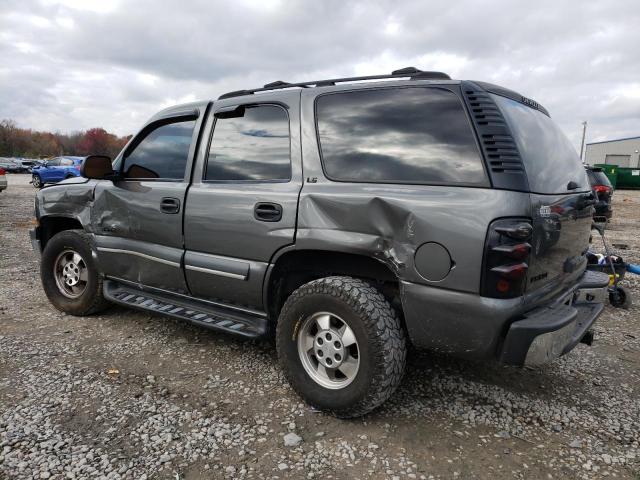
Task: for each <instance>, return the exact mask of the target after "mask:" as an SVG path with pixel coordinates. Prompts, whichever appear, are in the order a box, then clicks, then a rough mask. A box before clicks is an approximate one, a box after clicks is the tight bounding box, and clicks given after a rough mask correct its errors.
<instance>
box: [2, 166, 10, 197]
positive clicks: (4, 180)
mask: <svg viewBox="0 0 640 480" xmlns="http://www.w3.org/2000/svg"><path fill="white" fill-rule="evenodd" d="M6 173H7V172H6V171H5V169H4V168H2V167H0V192H2V191H3V190H6V189H7V187H8V186H9V185H8V183H7V175H6Z"/></svg>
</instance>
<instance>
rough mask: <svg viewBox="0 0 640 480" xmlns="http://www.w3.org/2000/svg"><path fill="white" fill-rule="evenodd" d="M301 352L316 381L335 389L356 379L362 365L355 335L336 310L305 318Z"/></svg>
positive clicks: (304, 364)
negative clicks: (335, 312) (336, 313)
mask: <svg viewBox="0 0 640 480" xmlns="http://www.w3.org/2000/svg"><path fill="white" fill-rule="evenodd" d="M298 356H299V357H300V361H301V362H302V366H303V367H304V369H305V371H306V372H307V373H308V374H309V376H310V377H311V378H312V379H313V380H314V381H315V382H316V383H317V384H319V385H321V386H323V387H325V388H329V389H333V390H338V389H341V388H344V387H346V386H347V385H349V384H350V383H351V382H353V380H354V379H355V378H356V375H357V374H358V369H359V368H360V349H359V347H358V342H357V340H356V336H355V334H354V333H353V330H352V329H351V327H349V325H347V323H346V322H345V321H344V320H342V318H340V317H338V316H337V315H335V314H333V313H327V312H318V313H314V314H313V315H309V316H308V317H307V318H305V319H304V321H303V323H302V327H301V328H300V333H299V335H298Z"/></svg>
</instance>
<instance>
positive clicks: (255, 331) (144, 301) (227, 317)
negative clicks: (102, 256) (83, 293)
mask: <svg viewBox="0 0 640 480" xmlns="http://www.w3.org/2000/svg"><path fill="white" fill-rule="evenodd" d="M103 294H104V297H105V298H106V299H107V300H109V301H111V302H113V303H117V304H120V305H124V306H125V307H133V308H137V309H140V310H147V311H150V312H156V313H162V314H164V315H168V316H170V317H174V318H179V319H181V320H187V321H188V322H191V323H193V324H195V325H200V326H202V327H206V328H211V329H214V330H219V331H222V332H227V333H231V334H233V335H240V336H242V337H249V338H256V337H260V336H262V335H264V334H265V333H266V331H267V319H266V318H264V317H258V316H256V315H251V314H248V313H247V314H243V313H240V312H235V311H229V310H226V309H224V308H222V307H220V308H217V307H215V306H212V305H204V304H203V303H201V302H198V301H197V300H188V299H183V298H178V297H176V296H173V295H171V294H169V293H167V294H166V295H161V294H158V293H150V292H147V291H144V290H141V289H138V288H135V287H131V286H128V285H123V284H122V283H119V282H116V281H114V280H105V281H104V289H103Z"/></svg>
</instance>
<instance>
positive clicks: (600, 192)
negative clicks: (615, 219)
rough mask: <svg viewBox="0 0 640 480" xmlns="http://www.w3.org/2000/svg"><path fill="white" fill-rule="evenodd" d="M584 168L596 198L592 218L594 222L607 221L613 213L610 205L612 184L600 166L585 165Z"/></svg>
mask: <svg viewBox="0 0 640 480" xmlns="http://www.w3.org/2000/svg"><path fill="white" fill-rule="evenodd" d="M585 169H586V170H587V176H588V177H589V184H590V185H591V190H592V191H593V194H594V195H595V197H596V199H597V202H596V204H595V211H594V213H593V219H594V220H595V221H596V222H608V221H609V220H611V215H613V209H612V207H611V199H612V197H613V186H612V185H611V182H610V181H609V178H608V177H607V175H606V174H605V173H604V170H603V169H602V168H599V167H591V166H589V165H587V166H585Z"/></svg>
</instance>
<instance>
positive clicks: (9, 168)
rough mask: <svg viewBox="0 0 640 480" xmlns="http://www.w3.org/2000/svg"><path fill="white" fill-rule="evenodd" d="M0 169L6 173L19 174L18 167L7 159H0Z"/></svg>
mask: <svg viewBox="0 0 640 480" xmlns="http://www.w3.org/2000/svg"><path fill="white" fill-rule="evenodd" d="M0 168H2V169H3V170H4V171H5V172H7V173H19V172H20V166H19V165H17V164H16V163H14V162H13V161H11V159H9V158H3V159H0Z"/></svg>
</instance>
